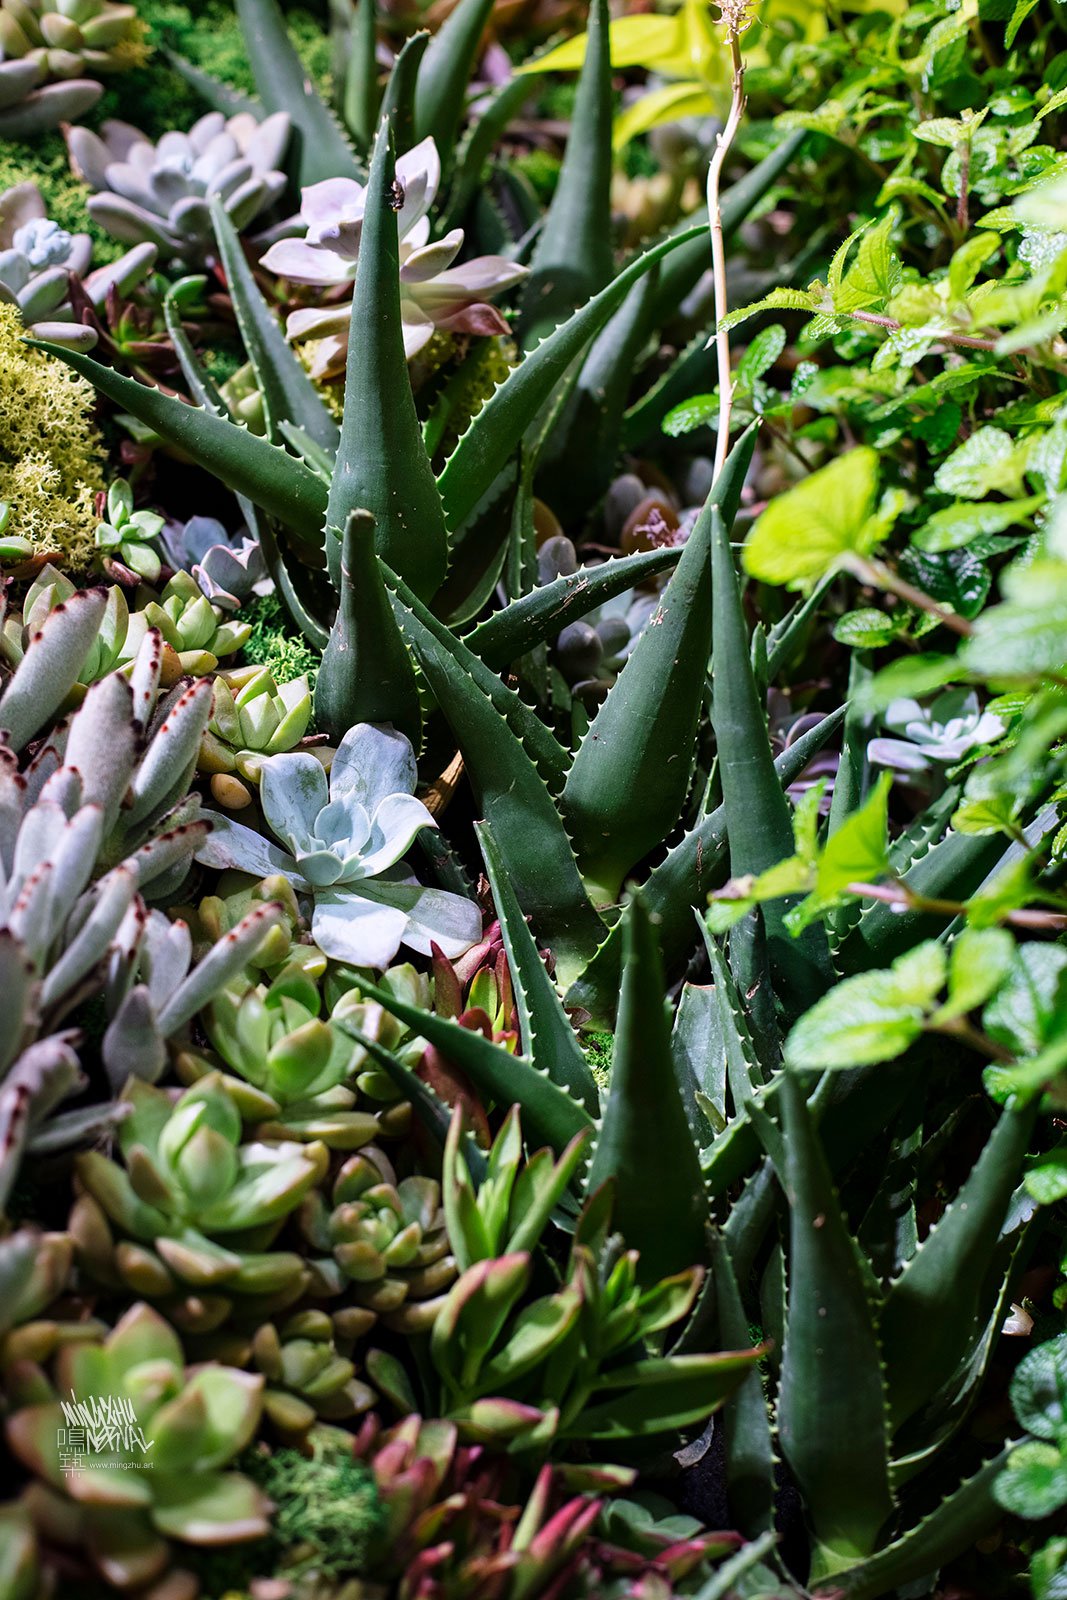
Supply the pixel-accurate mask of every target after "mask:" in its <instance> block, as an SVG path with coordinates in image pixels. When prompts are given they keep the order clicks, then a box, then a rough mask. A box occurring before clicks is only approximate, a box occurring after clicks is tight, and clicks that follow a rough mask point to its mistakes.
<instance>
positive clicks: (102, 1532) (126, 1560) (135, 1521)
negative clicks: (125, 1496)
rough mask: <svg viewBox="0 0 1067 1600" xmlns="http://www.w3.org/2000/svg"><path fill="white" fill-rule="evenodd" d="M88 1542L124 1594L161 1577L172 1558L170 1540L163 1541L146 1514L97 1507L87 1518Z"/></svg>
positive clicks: (86, 1537)
mask: <svg viewBox="0 0 1067 1600" xmlns="http://www.w3.org/2000/svg"><path fill="white" fill-rule="evenodd" d="M115 1476H125V1477H135V1476H136V1474H135V1473H125V1474H115ZM85 1541H86V1544H87V1545H88V1548H89V1551H90V1553H91V1555H92V1557H93V1560H94V1561H95V1562H96V1564H97V1566H98V1567H99V1568H100V1571H101V1573H102V1574H103V1576H104V1578H106V1580H107V1582H108V1583H110V1584H113V1585H114V1586H115V1588H117V1589H122V1590H127V1589H132V1588H140V1587H141V1585H143V1584H146V1583H151V1582H152V1580H153V1579H154V1578H158V1577H159V1576H160V1575H161V1573H162V1572H163V1570H164V1568H165V1567H166V1565H167V1560H168V1557H169V1556H170V1548H169V1546H168V1545H167V1542H166V1540H165V1539H161V1538H160V1536H159V1534H158V1533H157V1532H156V1531H155V1529H154V1528H153V1527H152V1524H151V1522H150V1520H149V1517H148V1515H147V1513H146V1512H144V1511H109V1510H103V1509H100V1510H97V1509H96V1508H95V1507H94V1509H93V1511H92V1513H91V1514H90V1515H88V1516H87V1517H86V1518H85Z"/></svg>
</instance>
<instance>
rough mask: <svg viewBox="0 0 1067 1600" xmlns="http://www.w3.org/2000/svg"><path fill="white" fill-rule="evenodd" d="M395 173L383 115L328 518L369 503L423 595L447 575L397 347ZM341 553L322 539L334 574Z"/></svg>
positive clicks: (384, 546) (387, 551)
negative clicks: (325, 544)
mask: <svg viewBox="0 0 1067 1600" xmlns="http://www.w3.org/2000/svg"><path fill="white" fill-rule="evenodd" d="M393 173H394V160H393V149H392V133H391V124H390V122H389V120H388V118H387V117H386V116H384V115H383V117H382V122H381V126H380V127H379V129H378V135H377V139H376V141H375V146H374V158H373V160H372V162H371V170H370V177H369V178H368V180H367V201H366V212H365V214H364V218H363V230H362V234H361V236H360V247H359V261H358V263H357V267H356V281H355V287H354V289H353V292H352V336H351V338H350V339H349V342H348V365H347V368H346V374H345V405H344V415H343V418H342V422H341V441H340V444H339V445H338V448H337V461H336V464H335V466H334V472H333V479H332V481H331V484H330V503H329V523H330V526H331V527H332V528H343V527H344V526H345V523H346V521H347V519H348V515H349V513H350V512H352V511H369V512H370V513H371V515H372V516H373V517H374V519H375V548H376V549H377V551H378V554H379V555H380V556H381V557H382V558H383V559H384V560H385V561H387V562H388V563H389V565H390V566H391V567H392V569H393V570H394V572H397V573H399V574H400V576H401V577H402V578H404V579H405V581H406V582H410V584H411V587H412V589H413V590H414V592H415V593H416V594H417V595H418V596H419V598H420V599H428V598H430V597H431V596H432V595H434V594H435V593H436V592H437V590H438V589H439V588H440V586H441V582H442V580H443V579H444V575H445V570H446V568H447V565H448V535H447V533H446V531H445V518H444V510H443V508H442V505H441V497H440V495H439V494H438V492H437V485H436V483H435V481H434V475H433V469H432V467H431V466H430V461H429V457H428V456H427V454H426V448H425V446H424V444H423V442H422V429H421V428H420V426H419V419H418V416H417V414H416V411H415V399H414V396H413V394H412V392H411V380H410V379H409V377H408V366H407V357H406V356H405V354H404V336H403V332H402V327H401V320H400V257H399V243H398V239H397V226H396V212H395V210H394V209H393V182H394V178H393ZM340 555H341V552H340V547H339V544H338V542H337V540H327V558H328V560H329V564H330V570H331V573H332V574H333V575H334V581H335V582H336V581H337V572H338V569H339V566H340Z"/></svg>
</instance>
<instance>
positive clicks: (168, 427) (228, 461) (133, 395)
mask: <svg viewBox="0 0 1067 1600" xmlns="http://www.w3.org/2000/svg"><path fill="white" fill-rule="evenodd" d="M35 345H36V348H37V349H39V350H45V351H47V352H48V354H49V355H51V356H55V357H56V359H57V360H59V361H65V362H66V363H67V365H68V366H69V367H73V369H74V371H75V372H77V373H80V375H81V376H82V377H83V378H88V380H89V382H90V383H91V384H92V385H93V386H94V388H96V389H98V390H99V391H100V393H101V394H105V395H107V397H108V399H109V400H113V401H114V403H115V404H116V405H117V406H118V407H119V408H120V409H121V410H122V411H128V412H130V414H131V415H132V416H135V417H136V418H137V419H138V421H140V422H144V423H146V424H147V425H148V427H150V428H152V429H153V431H154V432H156V433H158V434H159V436H160V438H161V439H165V440H166V442H167V443H168V444H172V445H176V446H177V447H178V449H180V450H184V451H185V452H186V453H187V454H188V455H190V456H192V457H193V459H194V460H195V461H196V462H197V463H198V465H199V466H202V467H203V468H204V469H205V470H206V471H207V472H210V473H212V474H213V475H214V476H215V477H216V478H219V479H221V481H222V482H223V483H224V484H225V485H226V487H227V489H230V490H232V491H233V493H234V494H238V495H244V496H245V498H246V499H248V500H251V501H252V502H253V503H254V504H255V505H257V506H262V508H263V510H264V511H266V512H268V513H269V514H270V515H271V516H272V517H277V519H278V521H279V522H282V523H284V524H285V526H286V527H287V528H289V529H291V530H292V532H293V533H295V534H296V535H297V536H298V537H299V538H301V539H303V540H305V541H307V542H308V543H310V544H315V545H320V546H321V544H322V526H323V519H324V517H325V515H326V499H327V490H326V485H325V484H324V483H323V481H322V479H321V478H319V477H317V476H316V474H315V473H314V472H312V471H311V470H310V469H309V468H308V467H305V466H304V463H303V462H302V461H297V460H296V458H295V457H294V456H291V455H289V454H288V453H287V452H286V451H285V450H283V449H282V448H281V446H280V445H273V444H269V443H268V442H267V440H266V439H260V438H257V436H256V435H255V434H254V433H249V432H248V429H247V428H242V427H239V426H238V424H237V423H234V422H226V421H224V420H223V418H222V417H218V416H216V415H215V414H214V412H212V411H209V410H207V409H206V408H205V407H201V406H189V405H186V404H185V403H184V402H183V401H181V400H177V399H174V398H173V397H172V396H170V395H166V394H163V393H162V391H161V390H159V389H153V388H149V387H148V386H147V385H146V384H143V383H137V382H136V380H135V379H133V378H124V377H123V376H122V374H121V373H119V372H116V371H115V370H114V368H112V367H104V366H101V365H100V363H99V362H98V361H93V360H91V359H90V358H89V357H88V356H84V355H81V354H80V353H79V352H78V351H76V350H68V349H65V348H64V347H62V346H60V345H52V344H47V343H44V342H40V343H36V342H35Z"/></svg>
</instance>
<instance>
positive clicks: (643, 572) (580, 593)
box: [464, 545, 682, 672]
mask: <svg viewBox="0 0 1067 1600" xmlns="http://www.w3.org/2000/svg"><path fill="white" fill-rule="evenodd" d="M681 553H682V546H681V545H672V546H671V547H670V548H669V549H666V550H639V551H638V552H637V554H636V555H632V556H614V557H612V559H611V560H610V561H604V562H601V564H600V566H598V567H580V568H579V569H578V571H577V572H572V573H568V574H566V575H565V576H564V577H561V578H553V580H552V582H551V583H546V584H543V585H542V586H541V587H540V588H539V589H531V591H530V593H529V594H524V595H522V596H521V597H520V598H519V599H518V600H512V601H511V602H510V604H509V605H506V606H504V607H503V608H502V609H501V610H500V611H495V612H494V613H493V615H492V616H491V617H487V618H486V620H485V621H484V622H480V623H479V624H478V626H477V627H476V628H474V629H472V630H471V632H470V633H468V634H467V635H466V636H465V638H464V643H465V644H467V645H469V646H470V648H471V649H472V650H473V651H474V652H475V654H476V655H478V656H480V657H481V659H482V660H483V661H484V662H485V664H486V666H489V667H492V668H493V670H494V671H495V672H499V671H501V670H502V669H503V668H504V667H506V666H508V665H510V663H511V662H512V661H516V660H518V658H519V656H523V655H525V654H526V653H527V651H529V650H533V649H534V648H535V646H537V645H539V644H543V643H544V642H545V640H546V639H551V638H552V637H553V635H554V634H557V633H561V632H562V630H563V629H564V628H565V627H566V626H567V624H568V623H569V622H576V621H577V620H578V618H579V617H584V616H585V615H586V614H587V612H590V611H593V610H594V609H595V608H596V607H597V606H601V605H603V604H604V602H605V601H606V600H612V599H614V597H615V596H616V595H619V594H622V593H623V592H624V591H625V590H627V589H632V588H634V587H635V586H636V585H637V584H640V583H647V581H648V580H649V578H654V577H657V576H658V575H659V574H660V573H661V572H669V571H670V569H671V568H672V567H674V566H677V564H678V558H679V557H680V556H681Z"/></svg>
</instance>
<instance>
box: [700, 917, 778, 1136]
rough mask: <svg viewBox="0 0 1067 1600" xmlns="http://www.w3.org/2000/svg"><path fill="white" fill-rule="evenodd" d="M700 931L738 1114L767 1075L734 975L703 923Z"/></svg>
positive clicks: (728, 1074)
mask: <svg viewBox="0 0 1067 1600" xmlns="http://www.w3.org/2000/svg"><path fill="white" fill-rule="evenodd" d="M701 931H702V932H703V935H704V944H705V947H706V949H707V952H708V961H709V963H710V965H711V976H712V981H713V982H714V985H715V999H716V1003H717V1005H718V1008H719V1026H720V1029H721V1031H722V1041H723V1049H724V1051H725V1055H726V1081H727V1083H728V1084H729V1086H730V1097H731V1099H732V1100H733V1103H734V1108H735V1110H737V1111H741V1110H743V1109H744V1107H745V1106H746V1105H747V1103H748V1102H749V1100H751V1099H752V1097H753V1095H754V1094H756V1092H757V1090H759V1089H760V1088H761V1087H762V1086H763V1083H764V1082H765V1076H766V1075H765V1074H764V1072H763V1070H762V1068H761V1066H760V1063H759V1060H758V1058H757V1056H756V1050H755V1046H754V1045H753V1043H752V1036H751V1034H750V1033H749V1031H748V1025H747V1023H746V1022H745V1009H744V1006H743V1005H742V1003H741V996H740V995H739V994H738V992H737V985H736V984H735V982H734V979H733V974H732V973H731V971H730V969H729V967H728V966H727V965H726V961H725V960H724V958H723V953H722V951H721V950H720V949H719V946H718V944H717V943H716V942H715V940H714V939H713V938H712V936H711V934H710V933H709V932H708V929H707V925H706V924H705V923H704V922H703V921H702V922H701Z"/></svg>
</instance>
